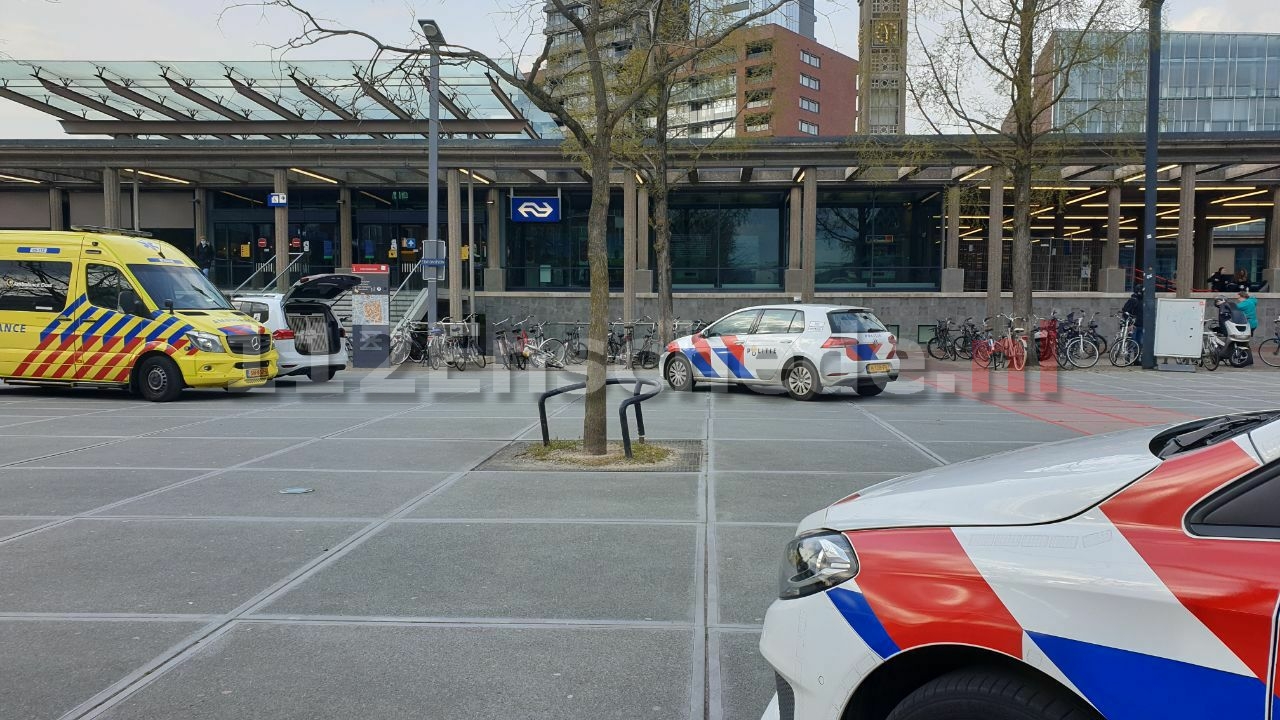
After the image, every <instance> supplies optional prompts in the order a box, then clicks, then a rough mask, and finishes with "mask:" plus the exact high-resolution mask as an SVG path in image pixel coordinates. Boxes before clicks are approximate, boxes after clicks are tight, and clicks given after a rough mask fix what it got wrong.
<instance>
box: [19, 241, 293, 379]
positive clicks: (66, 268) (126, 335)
mask: <svg viewBox="0 0 1280 720" xmlns="http://www.w3.org/2000/svg"><path fill="white" fill-rule="evenodd" d="M275 374H276V351H275V348H274V347H272V344H271V333H270V331H268V330H267V329H266V328H265V327H263V326H262V324H261V323H258V322H255V321H254V320H253V319H251V318H250V317H249V316H247V315H244V314H242V313H240V312H239V311H237V310H236V309H235V308H234V307H232V305H231V303H230V302H229V301H228V300H227V298H226V297H225V296H224V295H223V294H222V293H221V292H219V291H218V289H217V288H215V287H214V286H213V284H212V283H210V282H209V280H208V278H206V277H205V276H204V274H203V273H202V272H201V271H200V269H199V268H198V267H196V264H195V263H193V262H192V261H191V260H190V259H188V258H187V256H186V255H183V254H182V252H181V251H180V250H178V249H177V248H175V247H173V246H172V245H169V244H168V243H165V242H161V241H159V240H155V239H153V238H152V237H151V236H150V235H149V234H147V233H138V232H129V231H124V230H114V229H106V228H93V227H76V228H73V229H72V230H71V231H70V232H54V231H21V230H4V231H0V378H2V379H3V380H4V381H5V382H6V383H11V384H27V385H46V384H63V385H84V386H97V387H119V388H126V389H129V390H131V391H133V392H134V393H135V394H137V395H139V396H141V397H143V398H145V399H147V400H151V401H153V402H167V401H169V400H173V399H175V398H177V397H178V394H179V393H181V392H182V389H183V388H187V387H192V388H227V389H229V390H241V389H247V388H252V387H257V386H260V385H264V384H266V383H267V382H268V381H269V380H270V379H271V378H273V377H275Z"/></svg>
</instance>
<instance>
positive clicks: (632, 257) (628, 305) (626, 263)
mask: <svg viewBox="0 0 1280 720" xmlns="http://www.w3.org/2000/svg"><path fill="white" fill-rule="evenodd" d="M635 273H636V178H635V175H632V174H631V173H630V172H625V173H623V177H622V317H623V318H625V319H626V320H634V319H635V317H636V278H635Z"/></svg>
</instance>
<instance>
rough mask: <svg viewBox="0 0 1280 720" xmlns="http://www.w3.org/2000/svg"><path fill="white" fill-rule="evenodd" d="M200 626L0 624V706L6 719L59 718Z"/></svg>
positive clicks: (46, 621)
mask: <svg viewBox="0 0 1280 720" xmlns="http://www.w3.org/2000/svg"><path fill="white" fill-rule="evenodd" d="M199 627H200V625H199V623H187V622H84V621H65V620H64V621H51V620H44V621H40V622H31V621H26V620H0V647H3V648H4V649H5V651H4V652H3V653H0V678H3V679H2V680H0V708H3V709H4V712H3V715H4V717H6V718H22V719H23V720H26V719H27V718H56V717H59V716H61V715H62V714H63V713H65V712H67V711H69V710H71V709H72V708H74V707H76V706H77V705H79V704H80V703H82V702H84V701H85V700H88V699H89V698H90V697H92V696H93V695H95V694H97V693H98V692H100V691H102V690H105V689H106V688H107V687H108V686H110V685H111V684H112V683H114V682H116V681H117V680H119V679H121V678H122V677H124V676H125V675H128V674H129V673H130V672H131V671H132V670H133V669H134V668H136V667H138V666H139V665H141V664H142V663H144V662H146V661H147V660H150V659H151V658H153V657H155V656H156V655H158V654H160V653H161V652H164V650H165V649H166V648H169V647H171V646H172V645H174V644H175V643H177V642H179V641H181V640H182V639H183V638H184V637H186V636H187V635H189V634H191V633H193V632H195V631H196V630H197V629H199Z"/></svg>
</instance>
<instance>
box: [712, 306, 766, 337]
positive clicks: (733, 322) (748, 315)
mask: <svg viewBox="0 0 1280 720" xmlns="http://www.w3.org/2000/svg"><path fill="white" fill-rule="evenodd" d="M759 314H760V311H759V310H747V311H745V312H740V313H734V314H733V315H730V316H729V317H727V318H725V319H723V320H721V321H720V322H718V323H716V324H715V325H712V326H711V330H712V332H711V334H712V335H746V334H748V333H750V332H751V327H752V326H753V325H755V324H756V316H757V315H759Z"/></svg>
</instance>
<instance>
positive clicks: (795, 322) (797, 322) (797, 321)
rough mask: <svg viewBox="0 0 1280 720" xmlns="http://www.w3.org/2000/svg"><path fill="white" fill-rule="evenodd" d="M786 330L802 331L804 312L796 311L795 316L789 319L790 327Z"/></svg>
mask: <svg viewBox="0 0 1280 720" xmlns="http://www.w3.org/2000/svg"><path fill="white" fill-rule="evenodd" d="M787 332H792V333H802V332H804V313H802V312H796V316H795V317H794V318H792V319H791V329H789V330H787Z"/></svg>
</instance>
